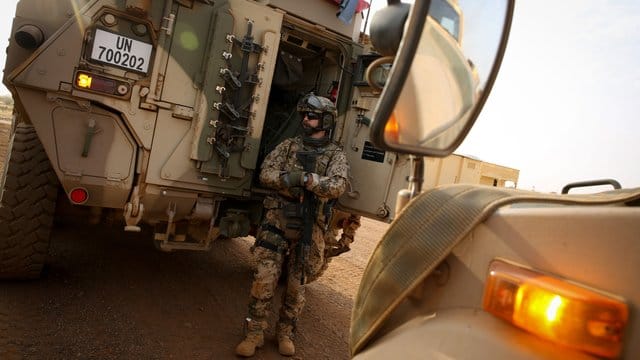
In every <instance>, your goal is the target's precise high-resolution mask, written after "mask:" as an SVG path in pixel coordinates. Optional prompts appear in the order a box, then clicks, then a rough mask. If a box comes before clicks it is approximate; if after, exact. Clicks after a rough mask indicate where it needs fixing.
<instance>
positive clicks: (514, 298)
mask: <svg viewBox="0 0 640 360" xmlns="http://www.w3.org/2000/svg"><path fill="white" fill-rule="evenodd" d="M483 309H484V310H485V311H487V312H489V313H491V314H493V315H495V316H497V317H500V318H502V319H504V320H506V321H508V322H510V323H511V324H513V325H515V326H517V327H519V328H522V329H524V330H527V331H529V332H531V333H534V334H536V335H538V336H540V337H543V338H545V339H548V340H551V341H553V342H555V343H557V344H562V345H565V346H568V347H571V348H574V349H577V350H580V351H584V352H588V353H591V354H594V355H598V356H601V357H607V358H616V357H619V356H620V353H621V351H622V345H623V335H624V330H625V327H626V325H627V321H628V317H629V310H628V307H627V304H626V303H625V301H624V299H622V298H621V297H619V296H617V295H613V294H609V293H606V292H603V291H600V290H597V289H593V288H590V287H587V286H584V285H580V284H577V283H576V282H573V281H570V280H568V279H562V278H560V277H557V276H554V275H550V274H547V273H543V272H540V271H537V270H534V269H530V268H526V267H524V266H520V265H516V264H513V263H511V262H507V261H504V260H499V259H496V260H494V261H492V262H491V264H490V265H489V276H488V277H487V281H486V284H485V290H484V298H483Z"/></svg>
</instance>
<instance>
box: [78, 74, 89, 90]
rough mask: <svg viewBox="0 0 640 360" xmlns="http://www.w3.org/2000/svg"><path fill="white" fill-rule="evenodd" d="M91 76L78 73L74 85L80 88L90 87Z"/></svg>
mask: <svg viewBox="0 0 640 360" xmlns="http://www.w3.org/2000/svg"><path fill="white" fill-rule="evenodd" d="M91 80H92V79H91V76H89V75H87V74H83V73H78V78H77V79H76V84H77V85H78V87H81V88H87V89H88V88H90V87H91Z"/></svg>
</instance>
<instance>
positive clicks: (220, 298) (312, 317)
mask: <svg viewBox="0 0 640 360" xmlns="http://www.w3.org/2000/svg"><path fill="white" fill-rule="evenodd" d="M7 128H8V125H7V124H6V123H3V122H0V144H2V146H3V145H4V142H5V138H6V136H7V130H6V129H7ZM3 151H5V150H4V147H1V146H0V152H3ZM3 160H4V154H0V166H2V164H1V162H2V161H3ZM386 227H387V225H386V224H382V223H378V222H374V221H371V220H366V219H365V220H364V221H363V226H362V228H361V230H360V232H359V233H358V235H357V237H356V242H355V243H354V244H353V250H352V251H351V252H348V253H346V254H343V255H342V256H340V257H338V258H336V259H334V261H333V262H332V263H331V267H330V268H329V270H327V272H326V273H325V275H324V276H323V277H322V278H321V279H319V280H318V281H317V282H315V283H313V284H310V285H309V286H308V287H307V304H306V308H305V311H304V313H303V316H302V319H301V320H300V323H299V330H298V334H297V339H296V345H297V353H296V356H295V357H294V358H295V359H347V358H348V328H349V318H350V314H351V307H352V304H353V297H354V295H355V293H356V291H357V287H358V283H359V280H360V278H361V276H362V272H363V270H364V267H365V265H366V261H367V259H368V257H369V255H370V253H371V251H372V250H373V247H374V246H375V244H376V243H377V241H378V240H379V238H380V236H381V234H382V233H383V231H384V229H385V228H386ZM251 243H252V240H251V239H232V240H225V241H220V242H217V243H215V244H214V247H213V250H212V251H211V252H208V253H192V252H175V253H169V254H167V253H161V252H158V251H156V250H155V249H154V248H153V245H152V242H151V234H149V233H146V234H145V233H143V234H130V233H124V232H123V231H121V227H109V226H106V225H98V226H90V225H85V226H82V227H79V228H73V227H71V226H70V225H68V224H67V225H65V224H64V223H58V224H57V225H56V226H55V227H54V231H53V234H52V241H51V248H50V257H49V261H48V265H47V267H46V268H45V271H44V275H43V277H42V279H40V280H37V281H31V282H0V359H229V358H235V356H234V348H235V345H236V344H237V343H238V341H239V340H241V338H242V322H243V321H242V319H243V318H244V316H246V306H247V301H248V294H249V287H250V282H251V276H252V270H251V269H252V264H251V260H250V256H249V246H250V245H251ZM0 255H1V254H0ZM278 300H279V299H278ZM274 322H275V315H274V316H273V317H272V323H274ZM255 358H256V359H280V358H281V356H280V355H279V354H278V350H277V345H276V343H275V339H274V332H273V329H270V331H269V333H268V336H267V342H266V344H265V347H263V348H262V349H261V350H259V352H258V353H257V356H256V357H255Z"/></svg>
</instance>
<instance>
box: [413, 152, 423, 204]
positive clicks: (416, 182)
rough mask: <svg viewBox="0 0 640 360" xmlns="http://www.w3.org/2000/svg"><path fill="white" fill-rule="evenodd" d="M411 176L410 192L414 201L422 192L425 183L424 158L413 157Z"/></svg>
mask: <svg viewBox="0 0 640 360" xmlns="http://www.w3.org/2000/svg"><path fill="white" fill-rule="evenodd" d="M409 158H410V159H411V164H412V167H411V176H409V191H410V192H411V198H412V199H413V198H414V197H416V196H417V195H418V194H420V192H421V191H422V183H423V182H424V158H423V157H422V156H416V155H411V156H410V157H409Z"/></svg>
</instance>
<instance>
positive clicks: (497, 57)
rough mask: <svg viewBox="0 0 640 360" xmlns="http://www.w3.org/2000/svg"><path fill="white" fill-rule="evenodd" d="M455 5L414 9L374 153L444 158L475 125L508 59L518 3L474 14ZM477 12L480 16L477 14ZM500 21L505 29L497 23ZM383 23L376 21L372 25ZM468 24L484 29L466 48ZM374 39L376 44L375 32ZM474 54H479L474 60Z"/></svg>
mask: <svg viewBox="0 0 640 360" xmlns="http://www.w3.org/2000/svg"><path fill="white" fill-rule="evenodd" d="M458 3H459V2H458V1H450V0H433V1H416V2H415V4H414V5H413V6H412V7H411V10H410V13H409V18H408V23H407V24H406V26H405V27H404V28H405V29H406V33H405V34H404V37H403V38H402V41H401V43H400V47H399V49H398V52H397V55H396V56H395V59H394V61H393V66H392V68H391V71H390V73H389V77H388V78H387V81H386V85H385V87H384V89H383V91H382V95H381V98H380V101H379V103H378V106H377V107H376V109H375V111H374V115H373V126H372V129H371V139H372V141H373V143H374V144H375V145H376V146H377V147H379V148H381V149H384V150H390V151H394V152H397V153H408V154H415V155H422V156H432V157H444V156H447V155H449V154H451V153H452V152H453V151H454V150H455V149H456V148H457V147H458V146H459V145H460V143H461V142H462V140H463V139H464V138H465V136H466V135H467V133H468V132H469V130H470V129H471V127H472V126H473V124H474V122H475V120H476V119H477V117H478V115H479V113H480V111H481V109H482V107H483V105H484V103H485V102H486V99H487V97H488V95H489V92H490V90H491V87H492V85H493V83H494V81H495V78H496V75H497V73H498V69H499V68H500V64H501V62H502V58H503V56H504V51H505V48H506V43H507V39H508V35H509V31H510V27H511V20H512V17H513V9H514V0H496V1H494V6H493V8H492V6H491V5H489V6H486V5H485V4H483V5H481V6H479V7H476V8H471V9H470V13H469V14H464V13H463V11H462V10H461V9H460V7H458ZM430 8H432V9H430ZM478 9H479V10H481V13H480V15H482V16H476V15H475V14H474V13H473V11H476V12H477V11H478ZM430 11H431V13H430ZM491 11H493V13H491ZM384 14H385V13H381V14H380V15H381V16H383V15H384ZM487 14H489V15H490V16H487ZM377 15H378V14H377ZM465 15H466V16H467V19H465V17H464V16H465ZM498 16H501V17H503V18H504V22H503V23H500V22H499V21H497V22H496V17H498ZM380 18H381V17H380V16H376V17H374V22H375V21H376V20H379V19H380ZM452 19H453V20H452ZM478 19H479V20H478ZM483 20H484V21H483ZM465 21H466V22H469V23H471V24H472V25H478V24H479V25H480V27H477V28H473V27H471V29H472V30H475V31H469V36H468V38H469V39H471V40H472V41H468V39H466V40H467V42H469V43H470V45H469V44H463V29H466V28H467V26H465V25H466V24H465ZM474 21H475V23H474ZM496 23H497V24H496ZM467 25H468V24H467ZM496 26H497V27H496ZM373 27H374V24H373V23H372V28H373ZM466 30H468V29H466ZM479 34H480V35H479ZM487 34H488V35H487ZM371 35H372V42H373V43H374V44H375V42H376V41H378V39H374V37H376V36H377V33H376V34H374V33H372V34H371ZM481 35H482V36H481ZM483 36H484V37H483ZM385 37H386V38H389V37H391V38H393V36H390V35H388V34H385ZM468 49H471V50H469V51H468V53H467V50H468ZM472 50H474V51H475V54H472V53H473V51H472ZM487 53H488V54H489V56H488V57H487V55H484V54H487ZM469 54H472V56H473V55H475V56H474V57H473V60H471V58H470V57H469V56H468V55H469ZM479 54H480V55H479ZM476 60H477V61H476ZM476 63H477V64H476ZM478 68H481V72H480V73H479V71H478ZM394 131H395V133H394Z"/></svg>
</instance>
